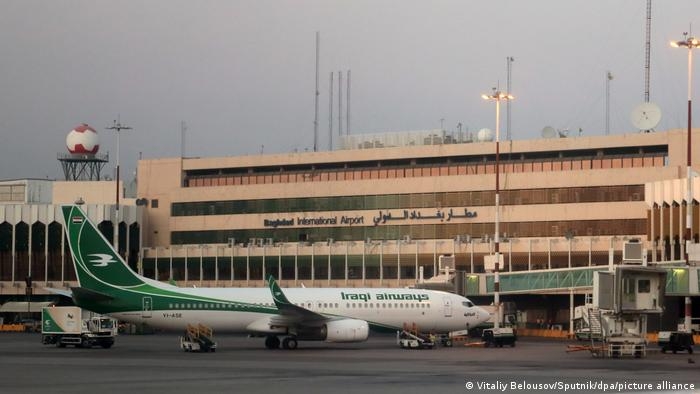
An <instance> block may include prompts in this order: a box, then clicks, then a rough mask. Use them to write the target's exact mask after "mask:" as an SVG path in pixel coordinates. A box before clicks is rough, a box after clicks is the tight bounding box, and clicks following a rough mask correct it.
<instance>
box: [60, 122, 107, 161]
mask: <svg viewBox="0 0 700 394" xmlns="http://www.w3.org/2000/svg"><path fill="white" fill-rule="evenodd" d="M66 147H67V148H68V152H70V153H78V154H80V153H82V154H95V153H97V151H98V150H99V149H100V138H99V137H98V136H97V132H96V131H95V129H93V128H92V127H90V126H88V125H87V124H85V123H82V124H80V125H78V126H76V127H75V128H73V130H71V132H70V133H68V136H67V137H66Z"/></svg>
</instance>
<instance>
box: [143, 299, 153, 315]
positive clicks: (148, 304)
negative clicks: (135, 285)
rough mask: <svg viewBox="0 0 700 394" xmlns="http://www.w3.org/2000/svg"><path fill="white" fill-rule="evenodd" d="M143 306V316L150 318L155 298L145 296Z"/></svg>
mask: <svg viewBox="0 0 700 394" xmlns="http://www.w3.org/2000/svg"><path fill="white" fill-rule="evenodd" d="M142 306H143V308H142V309H141V317H145V318H150V317H151V316H152V313H153V298H151V297H143V304H142Z"/></svg>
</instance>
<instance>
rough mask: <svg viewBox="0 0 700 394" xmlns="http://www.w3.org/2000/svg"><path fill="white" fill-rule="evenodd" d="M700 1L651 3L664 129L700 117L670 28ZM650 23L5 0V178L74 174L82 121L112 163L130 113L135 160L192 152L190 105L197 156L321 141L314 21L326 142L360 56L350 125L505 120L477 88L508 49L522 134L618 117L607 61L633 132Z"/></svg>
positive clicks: (582, 13)
mask: <svg viewBox="0 0 700 394" xmlns="http://www.w3.org/2000/svg"><path fill="white" fill-rule="evenodd" d="M698 5H699V4H698V1H697V0H674V1H668V0H666V1H654V2H653V4H652V44H651V101H653V102H656V103H657V104H658V105H659V106H660V107H661V109H662V111H663V117H662V120H661V122H660V124H659V125H658V126H657V130H666V129H670V128H679V127H685V122H686V100H687V90H686V89H687V50H681V49H674V48H671V47H669V45H668V43H669V41H670V40H680V39H682V38H683V35H682V34H683V32H685V31H688V30H689V25H690V23H692V22H695V23H696V26H697V27H696V30H698V31H699V32H700V21H698V20H697V18H698V17H699V16H700V8H698ZM693 18H695V20H693ZM645 25H646V1H645V0H615V1H603V0H582V1H579V0H566V1H561V0H530V1H523V0H512V1H496V0H479V1H467V0H460V1H440V0H433V1H409V0H397V1H382V0H366V1H363V0H352V1H334V0H319V1H304V0H295V1H282V0H251V1H235V0H231V1H194V0H188V1H173V0H163V1H127V0H121V1H95V0H89V1H77V0H76V1H50V0H44V1H30V0H17V1H14V0H0V179H16V178H46V177H48V178H51V179H54V178H58V179H60V178H62V177H63V175H62V171H61V169H60V166H59V163H58V161H57V160H56V154H57V153H63V152H66V148H65V137H66V135H67V134H68V132H69V131H70V130H71V129H72V128H73V127H74V126H76V125H78V124H80V123H83V122H84V123H88V124H90V125H91V126H93V127H94V128H95V129H96V130H97V131H98V133H99V135H100V142H101V149H100V152H102V153H106V152H109V153H110V160H111V162H110V164H109V165H108V168H109V169H108V170H105V173H107V174H108V175H111V174H112V172H113V167H114V159H115V156H116V136H115V134H114V133H113V132H110V131H108V130H105V127H107V126H110V125H111V124H112V121H113V120H114V119H116V118H117V116H118V115H119V116H121V122H122V123H123V124H125V125H128V126H131V127H133V131H130V132H124V134H122V138H121V164H122V166H123V168H124V171H123V173H124V174H127V175H129V174H133V171H134V169H135V167H136V161H137V159H138V156H139V152H141V153H142V155H143V157H144V158H157V157H172V156H179V155H180V124H181V122H182V121H185V122H186V123H187V128H188V131H187V138H186V141H187V143H186V152H187V155H188V156H230V155H246V154H260V152H261V150H262V151H263V152H264V153H279V152H291V151H294V150H298V151H304V150H305V149H309V150H310V149H312V147H313V121H314V79H315V32H316V31H319V32H320V35H321V51H320V53H321V56H320V72H319V73H320V88H319V91H320V99H319V148H320V150H327V149H328V99H329V94H328V85H329V74H330V72H332V71H339V70H342V71H343V72H345V71H347V70H351V75H352V80H351V81H352V86H351V99H352V101H351V133H352V134H359V133H376V132H394V131H402V130H425V129H437V128H439V127H440V124H441V119H444V127H445V129H447V130H448V131H450V130H455V129H456V125H457V123H460V122H461V123H462V124H463V125H464V127H466V128H468V130H469V131H470V132H474V133H476V132H477V131H478V130H479V129H481V128H483V127H488V128H492V129H493V128H494V127H495V109H494V105H493V103H488V102H485V101H484V100H482V99H481V98H480V95H481V94H482V93H488V92H490V90H491V88H492V87H494V86H497V85H498V84H500V86H501V88H503V89H504V90H505V87H506V80H507V72H506V58H507V57H509V56H512V57H513V58H514V59H515V61H514V62H513V68H512V94H513V95H514V96H515V97H516V100H515V101H514V102H513V103H512V118H511V121H512V137H513V139H532V138H537V137H539V135H540V133H541V130H542V128H543V127H544V126H552V127H554V128H557V129H566V128H568V129H571V130H578V129H579V128H581V129H583V134H584V135H603V134H604V130H605V79H606V77H605V76H606V72H607V71H610V72H611V73H612V74H613V77H614V79H613V80H612V81H611V84H610V91H611V93H610V109H611V115H610V122H611V134H621V133H630V132H635V129H634V127H633V126H632V124H631V122H630V120H629V118H630V113H631V111H632V109H633V108H634V107H635V106H637V105H638V104H639V103H641V102H643V101H644V42H645ZM696 58H697V62H696V67H695V70H696V71H697V73H696V74H697V77H696V78H695V79H694V81H695V82H694V91H695V92H696V93H695V94H696V95H697V96H698V97H700V82H698V81H700V66H698V63H700V51H698V52H697V55H696ZM336 77H337V74H336ZM343 77H344V78H345V75H344V76H343ZM336 84H337V81H336ZM343 89H344V90H345V87H344V88H343ZM335 91H336V93H337V85H336V86H335ZM336 100H337V98H336ZM336 103H337V101H336ZM697 107H698V106H696V108H697ZM335 111H336V113H335V115H334V116H337V107H336V110H335ZM696 114H697V111H696ZM695 118H696V119H700V117H699V116H696V117H695ZM502 122H503V123H502V124H503V125H505V117H504V118H503V120H502ZM334 127H335V130H336V133H337V125H334ZM503 130H504V129H503V128H502V131H503ZM503 135H504V134H503ZM502 138H503V137H502ZM337 139H338V137H337V134H336V136H335V137H334V140H335V141H337ZM263 146H264V147H263Z"/></svg>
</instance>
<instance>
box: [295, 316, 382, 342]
mask: <svg viewBox="0 0 700 394" xmlns="http://www.w3.org/2000/svg"><path fill="white" fill-rule="evenodd" d="M296 336H297V338H298V339H300V340H307V341H308V340H310V341H326V342H362V341H366V340H367V337H368V336H369V324H367V322H366V321H364V320H358V319H341V320H331V321H328V322H326V323H324V324H323V325H322V326H319V327H305V328H303V329H299V330H297V333H296Z"/></svg>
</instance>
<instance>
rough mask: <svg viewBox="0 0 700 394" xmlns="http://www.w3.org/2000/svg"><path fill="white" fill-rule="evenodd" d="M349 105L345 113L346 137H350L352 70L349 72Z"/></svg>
mask: <svg viewBox="0 0 700 394" xmlns="http://www.w3.org/2000/svg"><path fill="white" fill-rule="evenodd" d="M347 84H348V89H347V90H348V91H347V93H348V103H347V109H346V111H345V123H346V125H345V135H350V70H348V81H347Z"/></svg>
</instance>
